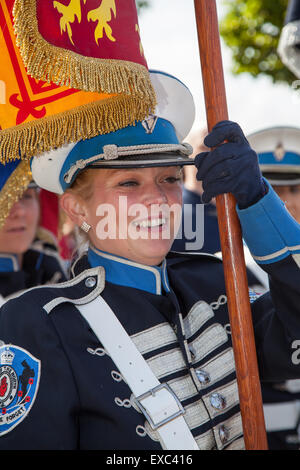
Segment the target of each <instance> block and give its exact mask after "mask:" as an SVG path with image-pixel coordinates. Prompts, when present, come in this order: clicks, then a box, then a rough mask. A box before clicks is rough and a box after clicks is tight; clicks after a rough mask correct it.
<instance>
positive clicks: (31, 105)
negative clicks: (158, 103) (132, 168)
mask: <svg viewBox="0 0 300 470" xmlns="http://www.w3.org/2000/svg"><path fill="white" fill-rule="evenodd" d="M14 28H15V32H16V35H17V44H18V46H19V47H18V46H17V45H16V37H15V34H14ZM0 50H1V54H2V56H1V71H0V126H1V129H2V130H0V159H1V160H0V161H1V162H2V163H5V162H8V161H10V160H14V159H19V158H21V159H27V158H30V157H32V156H33V155H36V154H37V153H39V152H43V151H45V150H50V149H51V148H54V147H59V146H61V145H63V144H64V143H69V142H75V141H78V140H80V139H85V138H90V137H94V136H95V135H98V134H99V133H106V132H112V131H114V130H117V129H120V128H122V127H126V126H127V125H129V124H134V123H135V121H136V120H142V119H144V118H145V117H146V116H147V115H148V114H149V112H153V110H154V107H155V94H154V90H153V88H152V85H151V82H150V78H149V73H148V69H147V64H146V60H145V58H144V54H143V49H142V46H141V41H140V35H139V28H138V22H137V13H136V6H135V2H134V0H102V1H101V0H75V1H74V0H63V1H60V2H58V1H53V0H49V1H48V0H17V1H15V2H14V1H13V0H0ZM22 59H23V60H22ZM25 66H26V68H25ZM33 77H34V78H33ZM82 90H84V91H82Z"/></svg>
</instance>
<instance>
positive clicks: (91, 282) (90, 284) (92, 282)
mask: <svg viewBox="0 0 300 470" xmlns="http://www.w3.org/2000/svg"><path fill="white" fill-rule="evenodd" d="M96 283H97V281H96V279H95V278H94V277H87V278H86V280H85V285H86V287H94V286H95V285H96Z"/></svg>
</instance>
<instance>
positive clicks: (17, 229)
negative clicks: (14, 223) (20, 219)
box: [6, 227, 26, 233]
mask: <svg viewBox="0 0 300 470" xmlns="http://www.w3.org/2000/svg"><path fill="white" fill-rule="evenodd" d="M25 230H26V229H25V227H15V228H10V229H8V230H6V232H8V233H21V232H25Z"/></svg>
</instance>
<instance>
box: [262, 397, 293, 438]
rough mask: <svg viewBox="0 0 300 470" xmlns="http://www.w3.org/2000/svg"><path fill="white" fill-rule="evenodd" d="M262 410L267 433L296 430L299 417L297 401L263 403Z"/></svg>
mask: <svg viewBox="0 0 300 470" xmlns="http://www.w3.org/2000/svg"><path fill="white" fill-rule="evenodd" d="M263 408H264V415H265V422H266V430H267V431H268V432H271V431H273V432H274V431H285V430H288V429H289V430H292V429H296V427H297V425H298V423H299V417H300V401H299V400H295V401H288V402H284V403H283V402H281V403H265V404H264V407H263Z"/></svg>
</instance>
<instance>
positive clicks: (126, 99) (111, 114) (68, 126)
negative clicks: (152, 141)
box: [0, 95, 151, 163]
mask: <svg viewBox="0 0 300 470" xmlns="http://www.w3.org/2000/svg"><path fill="white" fill-rule="evenodd" d="M149 112H151V110H149V103H148V104H145V102H144V101H143V100H140V99H139V98H136V97H130V96H126V95H116V96H113V97H111V98H107V99H103V100H100V101H94V102H91V103H87V104H84V105H82V106H78V107H76V108H73V109H70V110H67V111H64V112H60V113H57V114H53V115H51V116H47V117H44V118H41V119H37V120H35V121H29V122H27V123H24V124H19V125H17V126H14V127H10V128H7V129H3V130H1V131H0V162H1V163H6V162H10V161H12V160H16V159H22V160H24V159H29V158H31V157H33V156H37V155H38V154H40V153H42V152H45V151H49V150H51V149H53V148H55V147H61V146H62V145H64V144H67V143H70V142H78V141H79V140H82V139H87V138H91V137H95V136H97V135H99V134H107V133H109V132H114V131H116V130H118V129H122V128H124V127H126V126H128V125H134V124H135V122H136V120H137V121H141V120H143V119H144V118H145V116H147V115H148V114H149Z"/></svg>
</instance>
